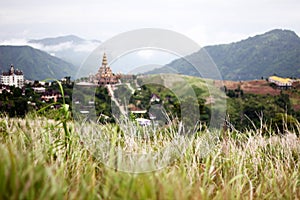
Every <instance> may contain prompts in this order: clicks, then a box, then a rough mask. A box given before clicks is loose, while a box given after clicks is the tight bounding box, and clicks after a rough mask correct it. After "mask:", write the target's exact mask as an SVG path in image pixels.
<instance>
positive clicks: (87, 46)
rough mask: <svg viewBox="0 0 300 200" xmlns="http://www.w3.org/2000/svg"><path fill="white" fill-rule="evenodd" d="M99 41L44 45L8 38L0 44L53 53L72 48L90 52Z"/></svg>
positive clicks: (76, 50) (77, 50)
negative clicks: (29, 47)
mask: <svg viewBox="0 0 300 200" xmlns="http://www.w3.org/2000/svg"><path fill="white" fill-rule="evenodd" d="M99 44H100V43H98V42H92V41H86V42H83V43H80V44H74V43H73V42H63V43H60V44H57V45H47V46H44V45H42V44H40V43H29V42H28V40H26V39H10V40H3V41H0V45H11V46H31V47H33V48H36V49H40V50H42V51H46V52H49V53H51V54H53V55H54V54H55V52H59V51H65V50H72V51H75V52H92V51H93V50H94V49H95V48H97V47H98V46H99Z"/></svg>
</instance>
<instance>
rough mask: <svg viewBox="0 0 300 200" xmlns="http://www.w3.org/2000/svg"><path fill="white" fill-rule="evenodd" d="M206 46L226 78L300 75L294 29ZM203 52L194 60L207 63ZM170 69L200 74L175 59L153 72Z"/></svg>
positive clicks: (298, 43) (299, 48) (299, 44)
mask: <svg viewBox="0 0 300 200" xmlns="http://www.w3.org/2000/svg"><path fill="white" fill-rule="evenodd" d="M204 49H205V50H206V51H207V53H208V54H209V55H210V56H211V58H212V59H213V61H214V62H215V64H216V65H217V67H218V68H219V70H220V72H221V74H222V76H223V78H224V79H228V80H251V79H260V78H261V77H262V76H263V77H266V76H270V75H273V74H277V75H279V76H284V77H300V38H299V37H298V36H297V34H296V33H295V32H293V31H290V30H280V29H275V30H272V31H269V32H267V33H264V34H262V35H257V36H254V37H249V38H248V39H245V40H242V41H240V42H235V43H230V44H223V45H213V46H206V47H204ZM201 53H203V51H202V50H199V51H198V52H196V53H194V54H192V55H189V56H190V59H191V60H193V62H199V63H201V64H202V65H203V63H204V62H203V61H201V60H199V59H201V56H199V55H200V54H201ZM197 59H198V60H197ZM204 64H205V63H204ZM168 68H172V69H173V71H174V69H175V71H177V72H178V73H181V74H186V75H195V74H196V75H197V74H199V73H198V72H196V71H195V69H194V68H193V67H191V66H190V64H188V63H187V62H186V61H185V60H184V59H178V60H174V61H173V62H171V63H170V64H168V65H166V66H164V67H163V68H160V69H156V70H154V71H151V72H150V73H159V72H166V69H168Z"/></svg>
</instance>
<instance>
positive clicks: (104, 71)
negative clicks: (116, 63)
mask: <svg viewBox="0 0 300 200" xmlns="http://www.w3.org/2000/svg"><path fill="white" fill-rule="evenodd" d="M119 79H120V76H119V75H115V74H114V73H113V72H112V70H111V68H110V67H109V66H108V64H107V58H106V54H105V53H104V54H103V58H102V66H101V67H100V68H99V70H98V72H97V73H96V74H95V75H90V76H89V80H90V82H91V83H94V84H98V85H100V86H105V85H113V84H116V83H118V81H119Z"/></svg>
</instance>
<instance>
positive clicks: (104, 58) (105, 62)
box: [102, 52, 107, 67]
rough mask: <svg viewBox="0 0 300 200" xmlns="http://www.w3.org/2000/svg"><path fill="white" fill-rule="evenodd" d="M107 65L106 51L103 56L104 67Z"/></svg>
mask: <svg viewBox="0 0 300 200" xmlns="http://www.w3.org/2000/svg"><path fill="white" fill-rule="evenodd" d="M106 65H107V58H106V54H105V52H104V54H103V58H102V66H103V67H106Z"/></svg>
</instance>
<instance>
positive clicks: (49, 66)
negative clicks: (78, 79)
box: [0, 46, 76, 80]
mask: <svg viewBox="0 0 300 200" xmlns="http://www.w3.org/2000/svg"><path fill="white" fill-rule="evenodd" d="M11 64H13V65H14V67H15V68H16V69H19V70H22V71H23V72H24V75H25V78H26V79H31V80H43V79H46V78H56V79H60V78H62V77H65V76H73V75H74V73H75V72H76V69H75V67H74V66H73V65H72V64H70V63H68V62H65V61H63V60H61V59H59V58H57V57H54V56H51V55H50V54H48V53H46V52H43V51H40V50H38V49H34V48H32V47H29V46H0V72H3V71H7V70H9V68H10V65H11Z"/></svg>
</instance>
